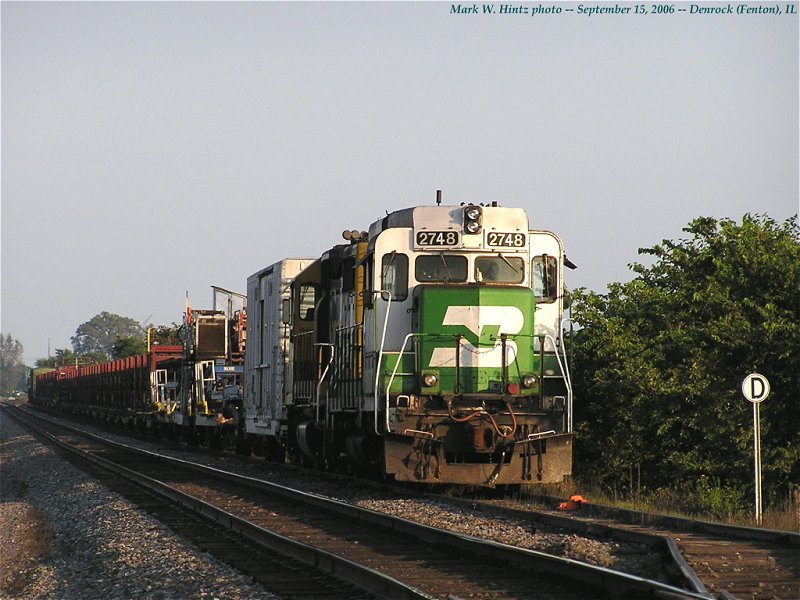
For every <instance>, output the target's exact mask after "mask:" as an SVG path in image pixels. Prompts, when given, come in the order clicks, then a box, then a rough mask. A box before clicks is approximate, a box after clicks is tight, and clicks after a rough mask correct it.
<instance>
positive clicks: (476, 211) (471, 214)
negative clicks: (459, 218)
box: [464, 206, 481, 221]
mask: <svg viewBox="0 0 800 600" xmlns="http://www.w3.org/2000/svg"><path fill="white" fill-rule="evenodd" d="M464 215H465V216H466V217H467V219H469V220H470V221H477V220H478V217H480V216H481V209H480V208H478V207H477V206H468V207H467V209H466V210H465V211H464Z"/></svg>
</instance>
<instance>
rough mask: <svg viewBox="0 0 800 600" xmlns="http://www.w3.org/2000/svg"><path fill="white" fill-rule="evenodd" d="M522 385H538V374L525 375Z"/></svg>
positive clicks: (530, 386)
mask: <svg viewBox="0 0 800 600" xmlns="http://www.w3.org/2000/svg"><path fill="white" fill-rule="evenodd" d="M522 385H524V386H525V387H526V388H532V387H533V386H535V385H536V376H535V375H525V377H523V378H522Z"/></svg>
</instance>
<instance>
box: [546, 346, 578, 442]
mask: <svg viewBox="0 0 800 600" xmlns="http://www.w3.org/2000/svg"><path fill="white" fill-rule="evenodd" d="M542 337H543V338H544V339H545V340H550V341H551V342H552V343H553V350H555V352H553V354H554V355H555V357H556V361H558V368H559V369H561V375H562V376H563V377H564V383H565V384H566V386H567V433H569V432H571V431H572V381H571V380H570V377H569V371H567V370H566V364H567V355H566V353H565V354H564V363H563V364H562V363H561V355H560V354H559V352H558V348H559V345H557V344H556V339H555V338H554V337H553V336H552V335H548V334H544V335H543V336H542ZM560 347H561V348H562V350H563V348H564V346H563V343H562V344H561V345H560ZM542 349H543V350H544V344H542Z"/></svg>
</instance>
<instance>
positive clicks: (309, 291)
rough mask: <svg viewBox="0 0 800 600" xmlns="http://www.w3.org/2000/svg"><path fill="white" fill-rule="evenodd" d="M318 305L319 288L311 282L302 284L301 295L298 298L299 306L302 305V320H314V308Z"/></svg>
mask: <svg viewBox="0 0 800 600" xmlns="http://www.w3.org/2000/svg"><path fill="white" fill-rule="evenodd" d="M316 305H317V288H316V286H314V285H311V284H308V283H307V284H305V285H301V286H300V297H299V298H298V306H299V307H300V314H299V316H300V320H301V321H313V320H314V308H315V307H316Z"/></svg>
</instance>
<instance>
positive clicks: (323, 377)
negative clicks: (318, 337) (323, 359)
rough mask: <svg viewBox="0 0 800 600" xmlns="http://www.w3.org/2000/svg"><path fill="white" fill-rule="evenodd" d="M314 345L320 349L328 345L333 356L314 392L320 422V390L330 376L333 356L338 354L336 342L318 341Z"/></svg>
mask: <svg viewBox="0 0 800 600" xmlns="http://www.w3.org/2000/svg"><path fill="white" fill-rule="evenodd" d="M314 345H315V346H319V347H320V349H321V348H322V347H323V346H327V347H328V348H330V349H331V356H330V358H329V359H328V364H327V365H325V370H324V371H323V372H322V375H321V376H320V378H319V381H318V382H317V391H316V393H315V394H314V401H315V402H316V405H317V406H316V415H317V417H316V421H317V423H319V394H320V391H321V390H322V384H323V383H325V378H326V377H327V376H328V370H329V369H330V368H331V365H332V364H333V356H334V354H336V346H335V345H334V344H327V343H324V342H320V343H317V344H314Z"/></svg>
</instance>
